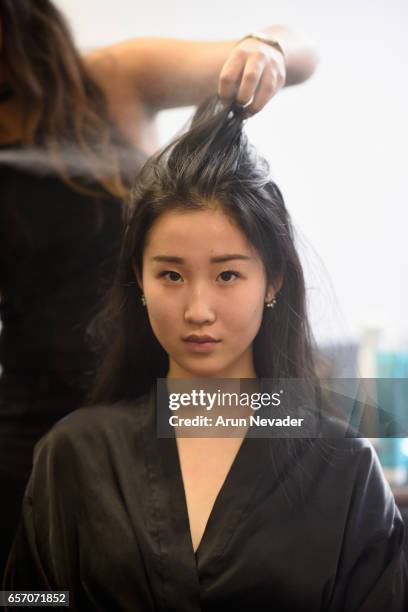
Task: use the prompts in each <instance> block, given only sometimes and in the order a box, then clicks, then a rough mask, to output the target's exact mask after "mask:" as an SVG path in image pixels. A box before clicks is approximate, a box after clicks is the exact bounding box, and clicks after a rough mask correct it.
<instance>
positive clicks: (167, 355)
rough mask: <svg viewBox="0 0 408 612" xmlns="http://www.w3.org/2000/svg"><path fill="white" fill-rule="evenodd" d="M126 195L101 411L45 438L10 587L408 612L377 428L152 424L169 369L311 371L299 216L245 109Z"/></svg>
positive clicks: (142, 600)
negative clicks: (313, 432) (250, 136)
mask: <svg viewBox="0 0 408 612" xmlns="http://www.w3.org/2000/svg"><path fill="white" fill-rule="evenodd" d="M131 205H132V211H131V214H130V218H129V221H128V225H127V229H126V234H125V238H124V242H123V246H122V251H121V256H120V263H119V269H118V273H117V276H116V279H115V282H114V285H113V287H112V290H111V294H110V298H109V301H108V303H107V306H106V308H105V311H104V312H103V315H102V316H101V318H100V321H99V330H100V332H101V339H102V341H101V349H102V354H103V360H102V363H101V368H100V371H99V375H98V379H97V382H96V385H95V388H94V392H93V397H92V399H93V405H91V406H89V407H87V408H84V409H81V410H79V411H76V412H74V413H73V414H71V415H69V416H68V417H66V418H65V419H63V420H62V421H61V422H60V423H58V424H57V425H56V426H55V427H54V428H53V430H52V431H51V432H50V433H49V434H48V435H47V436H46V437H45V438H43V439H42V440H41V442H40V443H39V444H38V445H37V447H36V456H35V464H34V469H33V473H32V477H31V479H30V483H29V486H28V489H27V492H26V496H25V500H24V506H23V516H22V522H21V525H20V529H19V531H18V536H17V539H16V541H15V544H14V548H13V550H12V554H11V556H10V559H9V565H8V570H7V574H6V580H5V584H4V588H5V589H8V590H11V589H13V590H21V589H33V590H54V591H55V590H68V591H70V597H71V607H73V609H75V610H90V609H95V610H113V609H122V610H132V611H136V610H143V611H147V610H177V611H183V610H185V611H193V610H197V611H198V610H206V611H207V610H234V611H237V610H245V611H247V610H270V609H275V608H276V609H279V610H281V611H283V610H288V611H289V610H290V611H293V610H307V611H312V610H316V611H317V610H325V611H330V612H334V611H340V610H341V611H357V610H358V611H367V612H376V611H378V612H380V611H381V612H383V611H384V610H387V611H394V612H397V611H401V612H402V610H405V609H406V606H407V603H408V599H407V597H408V591H407V574H406V565H405V561H404V559H403V556H402V541H403V531H404V530H403V523H402V520H401V517H400V515H399V512H398V510H397V509H396V506H395V503H394V500H393V497H392V494H391V492H390V489H389V487H388V485H387V484H386V482H385V481H384V478H383V476H382V472H381V468H380V466H379V463H378V460H377V459H376V455H375V453H374V451H373V449H372V447H371V445H370V444H369V443H368V442H367V441H365V440H364V439H356V438H344V437H341V436H340V437H339V431H338V429H337V425H336V423H335V422H331V421H330V419H329V418H327V419H326V417H324V415H321V417H322V418H324V419H326V421H327V422H326V426H327V428H328V429H327V435H329V436H331V437H332V438H334V439H332V440H330V441H329V440H322V439H320V440H312V439H301V438H299V439H284V438H282V439H277V438H274V439H268V438H261V439H254V438H252V437H251V436H250V435H248V434H247V435H246V436H243V435H241V436H238V437H227V438H225V437H222V438H211V439H208V437H205V438H199V437H195V438H182V437H180V436H177V432H176V437H175V438H174V437H170V438H164V437H163V438H162V437H158V436H157V432H156V420H157V418H158V406H157V401H156V394H155V382H156V378H158V377H165V378H167V384H168V386H169V388H170V389H171V387H172V385H173V384H174V382H175V380H176V379H185V380H188V379H195V380H196V379H203V382H204V379H206V380H207V381H208V380H211V379H219V378H224V379H229V380H232V381H234V380H236V381H238V380H240V379H243V378H250V379H253V384H254V385H255V386H257V385H258V384H261V379H262V378H264V377H269V378H274V379H276V378H278V379H286V378H292V379H303V380H305V381H309V382H310V384H311V385H312V386H313V385H315V384H316V381H315V375H314V368H313V357H312V349H311V339H310V334H309V328H308V323H307V317H306V310H305V286H304V280H303V274H302V268H301V265H300V261H299V258H298V255H297V253H296V249H295V246H294V239H293V231H292V227H291V223H290V218H289V215H288V212H287V210H286V208H285V205H284V202H283V199H282V196H281V194H280V192H279V189H278V188H277V186H276V185H275V184H274V183H273V182H272V181H271V179H270V177H269V176H268V168H267V166H266V163H265V162H264V161H263V160H261V159H259V158H258V157H257V156H256V154H255V152H254V151H253V150H252V149H251V147H250V146H249V144H248V142H247V140H246V138H245V136H244V134H243V132H242V114H240V113H239V112H238V111H236V112H235V111H234V110H233V109H231V110H229V109H224V110H222V109H220V107H219V105H218V103H217V102H216V101H215V102H214V101H210V102H209V103H208V104H207V105H206V106H204V107H203V108H202V109H200V111H199V112H198V113H197V115H196V117H195V119H194V121H193V124H192V127H191V129H190V131H189V132H187V133H186V134H185V135H184V136H183V137H181V139H179V140H178V141H176V142H175V143H174V144H172V145H171V146H170V147H169V148H168V149H166V150H165V151H164V152H163V153H162V154H161V155H159V156H158V157H155V158H153V159H151V160H150V161H149V162H147V164H146V166H145V167H144V169H143V170H142V172H141V174H140V175H139V176H138V178H137V181H136V184H135V189H134V191H133V193H132V197H131ZM141 322H143V323H142V324H141ZM257 381H258V382H257ZM248 433H249V430H248ZM11 607H12V606H11Z"/></svg>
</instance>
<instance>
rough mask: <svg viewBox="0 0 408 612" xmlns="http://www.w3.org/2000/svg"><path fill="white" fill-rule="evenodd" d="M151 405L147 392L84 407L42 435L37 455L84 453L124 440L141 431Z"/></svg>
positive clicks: (36, 450)
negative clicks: (122, 399) (133, 396)
mask: <svg viewBox="0 0 408 612" xmlns="http://www.w3.org/2000/svg"><path fill="white" fill-rule="evenodd" d="M149 405H150V397H149V395H145V396H142V397H140V398H137V399H135V400H133V401H123V402H117V403H112V404H99V405H91V406H84V407H82V408H79V409H77V410H74V411H73V412H71V413H70V414H68V415H67V416H65V417H64V418H62V419H61V420H59V421H58V422H57V423H56V424H55V425H54V426H53V427H52V429H51V430H50V431H49V432H48V433H47V434H46V435H45V436H43V437H42V438H41V440H40V441H39V442H38V443H37V445H36V448H35V454H36V455H37V456H38V455H39V454H42V453H44V452H46V453H47V454H48V453H50V452H51V453H53V454H54V453H58V454H61V453H64V451H67V450H69V451H70V452H71V453H72V452H73V451H74V452H75V451H78V452H81V453H84V452H87V451H92V450H95V447H100V446H101V445H105V446H106V445H111V444H115V443H117V442H118V441H124V440H125V439H126V438H128V437H129V436H131V435H133V434H134V433H136V432H138V431H140V430H141V428H142V427H143V418H144V416H145V414H146V409H147V408H148V407H149Z"/></svg>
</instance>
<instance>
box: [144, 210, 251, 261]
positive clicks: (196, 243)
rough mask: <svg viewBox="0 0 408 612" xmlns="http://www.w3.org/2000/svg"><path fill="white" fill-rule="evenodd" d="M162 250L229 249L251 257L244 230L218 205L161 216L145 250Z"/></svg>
mask: <svg viewBox="0 0 408 612" xmlns="http://www.w3.org/2000/svg"><path fill="white" fill-rule="evenodd" d="M164 249H166V250H167V249H171V250H172V254H173V255H174V254H176V253H175V252H173V251H175V250H177V254H178V253H179V252H183V254H184V255H186V254H190V253H191V254H193V253H195V254H197V253H198V252H202V253H213V252H215V251H222V252H225V251H226V250H228V251H229V252H239V253H243V254H248V255H251V256H254V249H253V247H252V246H251V245H250V243H249V242H248V240H247V238H246V236H245V234H244V233H243V231H242V230H241V229H240V228H239V227H238V226H237V225H236V223H235V222H234V221H233V220H232V219H231V218H230V217H228V216H227V215H226V214H225V213H224V212H223V211H222V210H221V209H220V208H216V209H213V208H203V210H199V211H181V210H172V211H168V212H166V213H164V214H163V215H161V216H160V217H159V218H158V219H157V220H156V221H155V223H154V224H153V226H152V228H151V229H150V232H149V235H148V239H147V243H146V250H149V251H153V250H160V251H163V250H164ZM231 249H233V250H232V251H231Z"/></svg>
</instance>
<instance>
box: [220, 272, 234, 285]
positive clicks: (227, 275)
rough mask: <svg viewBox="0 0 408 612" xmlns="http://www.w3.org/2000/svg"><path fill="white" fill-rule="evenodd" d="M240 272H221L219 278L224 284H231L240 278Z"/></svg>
mask: <svg viewBox="0 0 408 612" xmlns="http://www.w3.org/2000/svg"><path fill="white" fill-rule="evenodd" d="M238 277H239V274H238V272H233V271H232V270H226V271H225V272H221V274H219V276H218V278H220V279H221V280H222V281H223V282H224V283H229V282H231V281H232V280H234V279H235V278H238Z"/></svg>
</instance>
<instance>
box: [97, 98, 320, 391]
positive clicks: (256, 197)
mask: <svg viewBox="0 0 408 612" xmlns="http://www.w3.org/2000/svg"><path fill="white" fill-rule="evenodd" d="M242 128H243V115H242V113H240V111H239V109H234V107H229V108H225V107H224V106H223V105H221V103H220V102H219V101H218V99H216V98H212V99H210V100H209V101H207V102H205V103H204V104H203V105H202V106H201V107H200V108H199V109H198V111H197V112H196V114H195V116H194V118H193V120H192V124H191V126H190V129H189V130H188V131H187V133H185V134H184V135H182V136H181V137H179V138H178V139H177V140H175V141H174V142H173V143H171V144H170V145H169V146H167V147H166V148H165V149H164V151H162V152H161V153H160V154H158V155H156V156H155V157H152V158H151V159H149V160H148V162H147V163H146V164H145V166H144V167H143V169H142V170H141V172H140V174H139V175H138V177H137V178H136V182H135V186H134V188H133V191H132V192H131V197H130V207H129V219H128V225H127V229H126V233H125V236H124V240H123V246H122V252H121V255H120V262H119V267H118V271H117V276H116V279H115V282H114V285H113V287H112V289H111V292H110V295H109V296H108V301H107V305H106V308H105V309H104V311H103V312H102V313H101V315H100V317H99V319H98V321H97V326H96V328H97V329H98V331H99V349H100V351H101V354H102V355H103V359H102V361H101V364H100V369H99V372H98V374H97V377H96V382H95V386H94V389H93V391H92V394H91V402H93V403H97V402H114V401H119V400H124V399H129V398H134V397H137V396H139V395H141V394H143V393H145V392H147V391H148V390H149V388H151V387H152V385H153V384H154V382H155V379H156V378H159V377H165V376H166V374H167V369H168V358H167V355H166V353H165V351H164V350H163V348H162V347H161V346H160V344H159V343H158V341H157V340H156V338H155V336H154V334H153V331H152V329H151V327H150V324H149V320H148V316H147V312H146V308H145V307H143V305H142V303H141V291H140V288H139V286H138V284H137V282H136V277H135V270H137V272H138V273H139V274H140V276H141V275H142V264H143V250H144V247H145V244H146V240H147V239H148V235H149V230H150V229H151V227H152V226H153V224H154V223H155V221H156V220H157V219H158V217H160V215H162V214H163V213H165V212H166V211H169V210H181V211H192V212H193V211H199V210H202V209H203V208H204V207H207V206H212V207H213V206H218V207H220V208H221V210H222V211H223V212H224V213H225V214H226V215H228V217H230V218H231V219H233V220H234V221H235V223H236V224H237V226H238V227H239V228H240V229H241V231H242V232H243V233H244V235H245V236H246V238H247V239H248V241H249V243H250V244H251V245H252V246H253V247H255V249H256V250H257V252H258V253H259V255H260V256H261V258H262V261H263V263H264V266H265V270H266V275H267V279H268V281H269V282H271V283H272V284H274V283H275V285H276V286H278V285H279V283H280V281H281V287H280V290H279V292H278V295H277V301H276V306H275V308H273V309H271V308H265V309H264V317H263V320H262V324H261V327H260V330H259V332H258V334H257V337H256V339H255V341H254V361H255V370H256V373H257V376H258V377H262V378H313V377H314V375H315V374H314V365H313V355H312V340H311V334H310V331H309V325H308V321H307V315H306V305H305V283H304V278H303V272H302V267H301V264H300V261H299V257H298V254H297V252H296V248H295V244H294V235H293V230H292V226H291V221H290V218H289V214H288V212H287V210H286V207H285V204H284V201H283V198H282V194H281V192H280V191H279V189H278V187H277V186H276V185H275V183H274V182H273V181H272V180H271V178H270V176H269V167H268V165H267V163H266V162H265V160H263V159H261V158H260V157H259V156H258V155H257V154H256V152H255V151H254V149H253V148H252V147H251V145H250V144H249V143H248V140H247V137H246V135H245V134H244V132H243V129H242ZM203 231H205V228H203Z"/></svg>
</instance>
